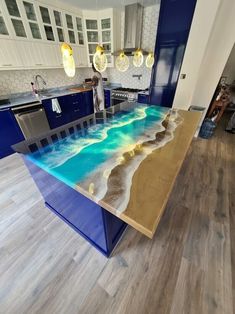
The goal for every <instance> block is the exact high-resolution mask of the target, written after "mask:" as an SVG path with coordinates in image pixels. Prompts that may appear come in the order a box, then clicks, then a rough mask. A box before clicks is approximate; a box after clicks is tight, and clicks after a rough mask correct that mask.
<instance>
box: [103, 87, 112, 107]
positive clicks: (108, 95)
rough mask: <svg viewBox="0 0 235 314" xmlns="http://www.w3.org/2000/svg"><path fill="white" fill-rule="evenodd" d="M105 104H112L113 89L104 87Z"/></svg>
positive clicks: (106, 105) (108, 105)
mask: <svg viewBox="0 0 235 314" xmlns="http://www.w3.org/2000/svg"><path fill="white" fill-rule="evenodd" d="M104 104H105V108H109V107H110V106H111V91H110V90H109V89H104Z"/></svg>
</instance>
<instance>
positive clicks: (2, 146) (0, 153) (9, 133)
mask: <svg viewBox="0 0 235 314" xmlns="http://www.w3.org/2000/svg"><path fill="white" fill-rule="evenodd" d="M23 140H24V136H23V134H22V132H21V130H20V128H19V126H18V124H17V121H16V119H15V117H14V115H13V113H12V111H11V110H10V109H0V158H3V157H5V156H8V155H10V154H12V153H14V151H13V150H12V148H11V145H14V144H16V143H18V142H20V141H23Z"/></svg>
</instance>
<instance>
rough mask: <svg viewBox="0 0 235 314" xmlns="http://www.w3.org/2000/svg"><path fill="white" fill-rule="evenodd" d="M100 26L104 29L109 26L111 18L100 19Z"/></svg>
mask: <svg viewBox="0 0 235 314" xmlns="http://www.w3.org/2000/svg"><path fill="white" fill-rule="evenodd" d="M101 28H102V29H106V28H111V19H110V18H108V19H102V20H101Z"/></svg>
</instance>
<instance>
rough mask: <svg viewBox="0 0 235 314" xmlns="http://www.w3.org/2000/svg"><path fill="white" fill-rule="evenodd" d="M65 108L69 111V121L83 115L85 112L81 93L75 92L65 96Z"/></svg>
mask: <svg viewBox="0 0 235 314" xmlns="http://www.w3.org/2000/svg"><path fill="white" fill-rule="evenodd" d="M65 97H66V106H67V108H66V110H67V111H68V113H69V118H68V119H69V120H70V121H69V122H72V121H74V120H77V119H79V118H82V117H84V116H85V115H86V114H85V99H84V95H83V93H77V94H72V95H68V96H65Z"/></svg>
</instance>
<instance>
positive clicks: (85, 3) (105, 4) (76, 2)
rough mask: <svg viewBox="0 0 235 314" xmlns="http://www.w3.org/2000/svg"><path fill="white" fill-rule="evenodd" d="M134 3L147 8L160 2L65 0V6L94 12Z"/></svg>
mask: <svg viewBox="0 0 235 314" xmlns="http://www.w3.org/2000/svg"><path fill="white" fill-rule="evenodd" d="M136 2H139V3H140V4H142V5H144V6H149V5H153V4H156V3H159V2H160V0H66V4H71V5H73V6H75V7H78V8H80V9H85V10H96V7H98V9H106V8H119V7H122V6H123V5H127V4H132V3H136ZM96 3H97V5H96Z"/></svg>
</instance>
